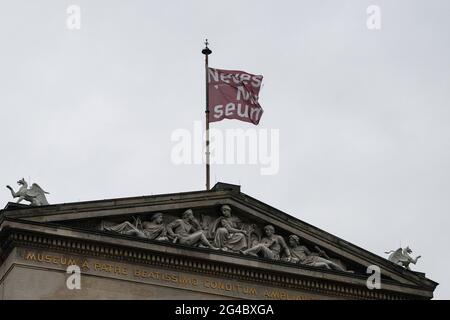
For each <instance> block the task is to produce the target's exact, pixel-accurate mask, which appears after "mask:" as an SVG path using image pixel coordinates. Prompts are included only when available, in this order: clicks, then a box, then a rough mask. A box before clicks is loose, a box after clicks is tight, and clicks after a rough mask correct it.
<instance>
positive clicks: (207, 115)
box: [202, 39, 212, 190]
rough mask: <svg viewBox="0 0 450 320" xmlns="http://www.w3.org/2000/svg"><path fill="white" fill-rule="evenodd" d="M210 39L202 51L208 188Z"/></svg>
mask: <svg viewBox="0 0 450 320" xmlns="http://www.w3.org/2000/svg"><path fill="white" fill-rule="evenodd" d="M208 44H209V43H208V39H206V41H205V48H204V49H203V50H202V53H203V54H204V55H205V89H206V108H205V130H206V132H205V133H206V151H205V154H206V190H210V189H211V185H210V164H209V163H210V153H209V90H208V56H209V55H210V54H211V53H212V51H211V50H210V49H209V48H208Z"/></svg>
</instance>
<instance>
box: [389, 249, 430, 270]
mask: <svg viewBox="0 0 450 320" xmlns="http://www.w3.org/2000/svg"><path fill="white" fill-rule="evenodd" d="M385 253H386V254H390V255H389V257H388V260H389V261H391V262H393V263H395V264H398V265H399V266H402V267H404V268H406V269H408V270H411V269H410V268H409V265H410V264H411V263H412V264H416V263H417V260H419V258H420V257H421V256H417V257H416V258H415V259H413V257H411V256H410V253H412V250H411V249H410V248H409V247H406V248H404V249H402V248H398V249H397V250H391V251H387V252H385Z"/></svg>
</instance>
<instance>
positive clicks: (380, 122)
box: [0, 0, 450, 299]
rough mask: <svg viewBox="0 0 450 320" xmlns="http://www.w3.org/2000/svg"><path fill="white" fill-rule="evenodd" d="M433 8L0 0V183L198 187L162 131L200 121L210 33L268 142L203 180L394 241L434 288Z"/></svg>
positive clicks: (437, 256)
mask: <svg viewBox="0 0 450 320" xmlns="http://www.w3.org/2000/svg"><path fill="white" fill-rule="evenodd" d="M70 4H77V5H79V6H80V7H81V30H79V31H70V30H68V29H67V28H66V18H67V14H66V9H67V7H68V6H69V5H70ZM371 4H376V5H379V6H380V8H381V13H382V29H381V30H379V31H370V30H368V29H367V27H366V19H367V14H366V8H367V7H368V6H369V5H371ZM449 12H450V2H449V1H447V0H441V1H438V0H434V1H424V0H422V1H412V0H403V1H402V0H396V1H381V0H376V1H375V0H371V1H366V0H352V1H336V0H329V1H313V0H310V1H298V0H296V1H273V0H272V1H261V0H258V1H253V0H252V1H248V0H247V1H242V0H241V1H236V0H227V1H186V0H184V1H144V0H143V1H131V0H130V1H111V0H108V1H87V0H84V1H81V0H71V1H61V0H55V1H31V0H28V1H23V0H18V1H17V0H15V1H12V0H5V1H2V3H1V10H0V49H1V55H0V56H1V59H0V120H1V122H0V137H1V138H0V150H1V157H0V183H1V184H2V185H6V184H11V185H13V186H14V187H17V185H16V184H15V182H16V181H17V180H18V179H19V178H21V177H22V176H23V177H24V178H25V179H31V182H38V183H39V184H40V185H41V186H42V187H43V188H44V189H48V191H49V192H51V195H50V196H49V197H48V199H49V201H50V202H51V203H61V202H73V201H79V200H92V199H106V198H115V197H125V196H136V195H147V194H152V193H153V194H155V193H168V192H178V191H190V190H200V189H203V188H204V168H203V166H201V165H182V166H175V165H173V164H172V163H171V160H170V153H171V148H172V146H173V143H172V142H171V140H170V136H171V133H172V132H173V131H174V130H176V129H178V128H185V129H192V127H193V122H194V121H196V120H203V117H204V113H203V110H204V69H203V56H202V55H201V53H200V51H201V49H202V47H203V40H204V38H205V36H208V38H209V39H210V43H211V49H212V50H213V54H212V55H211V58H210V59H211V60H210V61H211V62H210V65H211V66H213V67H217V68H223V69H238V70H239V69H241V70H245V71H248V72H251V73H256V74H262V75H264V79H265V80H264V87H263V88H262V90H261V95H260V102H261V104H262V106H263V108H264V110H265V113H264V115H263V117H262V120H261V123H260V126H259V127H258V128H267V129H271V128H275V129H280V140H281V153H280V171H279V174H277V175H273V176H262V175H260V173H259V167H258V166H250V165H249V166H243V165H217V166H213V168H212V178H213V183H214V182H215V181H224V182H230V183H239V184H241V185H242V190H243V192H245V193H247V194H249V195H251V196H254V197H255V198H258V199H260V200H262V201H264V202H266V203H268V204H270V205H272V206H274V207H277V208H279V209H281V210H283V211H285V212H287V213H289V214H291V215H294V216H296V217H298V218H300V219H302V220H304V221H306V222H308V223H311V224H313V225H315V226H317V227H319V228H322V229H324V230H326V231H328V232H330V233H332V234H335V235H337V236H339V237H341V238H344V239H346V240H348V241H350V242H352V243H354V244H356V245H358V246H361V247H363V248H365V249H367V250H369V251H371V252H374V253H376V254H378V255H381V256H385V255H384V254H383V252H384V251H386V250H391V249H395V248H397V247H398V246H399V245H400V243H401V244H402V245H407V244H408V245H410V246H411V247H412V249H413V250H414V254H422V260H419V263H418V265H416V266H413V269H414V270H418V271H423V272H426V274H427V276H428V277H429V278H431V279H432V280H435V281H437V282H439V283H440V285H439V286H438V288H437V290H436V292H435V296H436V298H441V299H448V298H450V287H449V286H450V277H449V276H448V274H447V270H450V258H449V257H448V256H447V254H446V252H447V250H446V249H447V246H448V245H450V233H449V232H448V229H449V228H450V216H449V211H450V196H449V195H450V179H449V178H450V126H449V123H450V105H449V102H450V90H449V87H450V73H449V70H450V35H449V31H450V19H449V18H448V13H449ZM213 126H214V127H216V128H244V129H247V128H250V127H251V125H250V124H247V123H243V122H238V121H223V122H221V123H215V124H213ZM2 188H3V187H2ZM1 190H2V189H0V206H4V205H5V204H6V203H7V201H9V200H10V194H9V193H8V190H7V189H6V188H4V189H3V191H1Z"/></svg>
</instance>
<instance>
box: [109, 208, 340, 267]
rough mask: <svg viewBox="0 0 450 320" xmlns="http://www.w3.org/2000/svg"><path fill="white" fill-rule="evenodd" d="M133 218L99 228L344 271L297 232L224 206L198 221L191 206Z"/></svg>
mask: <svg viewBox="0 0 450 320" xmlns="http://www.w3.org/2000/svg"><path fill="white" fill-rule="evenodd" d="M133 219H134V222H133V223H132V222H130V221H124V222H121V223H113V222H108V221H102V222H101V226H100V229H101V230H103V231H108V232H113V233H119V234H124V235H129V236H136V237H140V238H145V239H150V240H156V241H167V242H172V243H179V244H183V245H188V246H194V247H203V248H210V249H214V250H222V251H227V252H232V253H236V254H241V255H248V256H255V257H261V258H265V259H270V260H279V261H285V262H290V263H293V264H299V265H306V266H313V267H320V268H326V269H332V270H338V271H348V270H347V269H346V267H345V266H344V264H343V263H342V262H341V261H339V260H337V259H332V258H330V257H329V256H328V255H327V254H326V253H325V252H324V251H322V250H321V249H320V248H318V247H315V249H316V250H317V252H311V251H310V250H309V249H308V248H307V247H306V246H305V245H300V238H299V237H298V236H297V235H290V236H289V237H288V238H285V237H283V236H282V235H279V234H277V233H276V230H275V227H274V226H272V225H265V226H263V227H260V226H259V225H258V224H257V223H253V222H248V221H243V220H241V219H240V218H239V217H237V216H235V215H233V214H232V209H231V207H230V206H228V205H222V206H221V207H220V214H219V217H214V216H213V215H210V214H204V215H201V219H200V220H199V219H197V218H196V217H195V216H194V212H193V210H192V209H188V210H186V211H184V212H183V213H182V214H181V217H179V218H174V217H172V216H170V215H165V214H163V213H155V214H153V215H152V216H151V217H150V221H142V220H141V219H140V218H135V217H133ZM286 239H287V240H288V241H286Z"/></svg>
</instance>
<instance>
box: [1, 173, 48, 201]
mask: <svg viewBox="0 0 450 320" xmlns="http://www.w3.org/2000/svg"><path fill="white" fill-rule="evenodd" d="M17 184H18V185H19V186H20V189H19V190H18V191H17V192H14V189H13V188H11V187H10V186H6V187H7V188H8V189H9V190H10V191H11V195H12V196H13V198H19V200H17V203H20V202H21V201H23V200H25V201H28V202H30V205H32V206H46V205H48V204H49V203H48V201H47V198H46V197H45V195H46V194H49V193H48V192H46V191H44V190H43V189H42V188H41V187H40V186H39V185H38V184H37V183H33V184H32V185H31V188H29V189H28V183H27V182H26V181H25V179H24V178H22V179H20V180H19V181H17Z"/></svg>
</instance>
